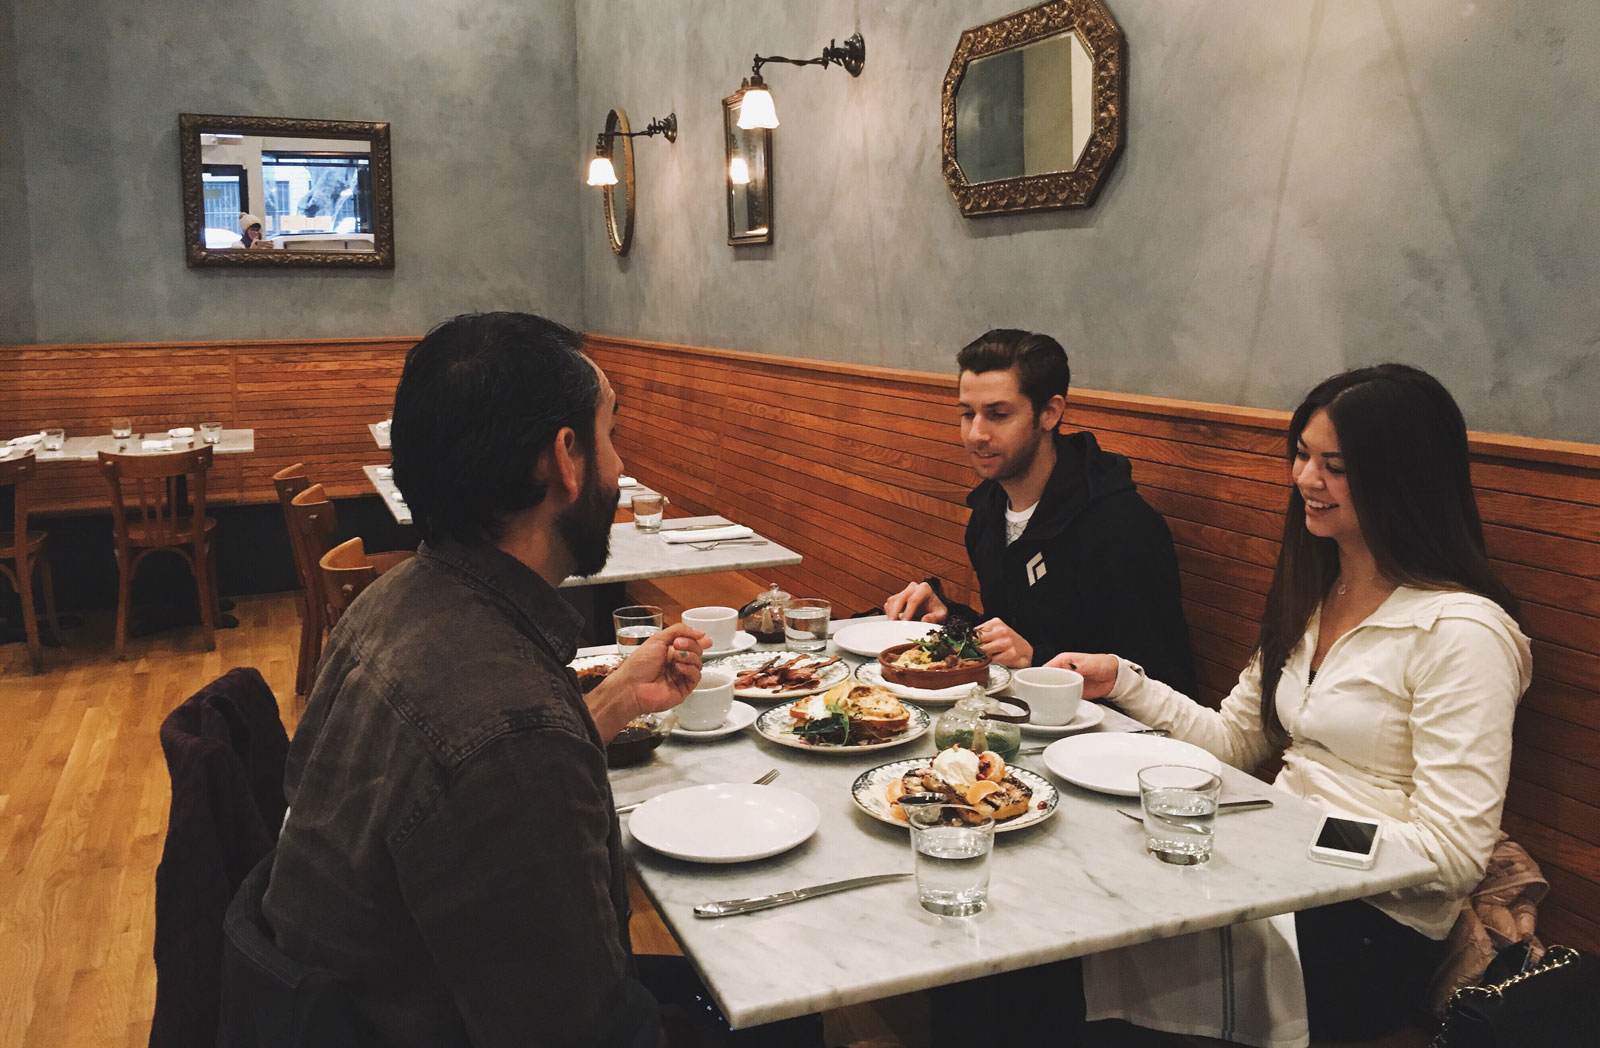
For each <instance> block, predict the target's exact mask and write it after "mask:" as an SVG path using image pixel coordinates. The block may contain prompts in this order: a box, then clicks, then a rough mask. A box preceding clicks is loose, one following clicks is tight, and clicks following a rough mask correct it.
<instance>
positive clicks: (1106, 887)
mask: <svg viewBox="0 0 1600 1048" xmlns="http://www.w3.org/2000/svg"><path fill="white" fill-rule="evenodd" d="M594 650H597V651H603V650H606V649H603V648H602V649H594ZM852 661H854V660H853V659H852ZM755 705H757V706H758V707H762V708H764V707H765V706H767V705H769V704H767V703H762V702H757V703H755ZM942 709H943V707H934V708H933V709H932V710H930V712H932V713H933V714H934V715H937V714H938V712H940V711H941V710H942ZM1134 727H1138V725H1137V722H1135V721H1132V720H1130V719H1129V718H1127V717H1124V716H1122V715H1121V714H1120V713H1117V712H1116V711H1115V710H1112V709H1109V708H1108V709H1107V710H1106V716H1105V719H1104V720H1103V721H1102V723H1101V725H1100V727H1099V729H1098V730H1101V731H1116V730H1123V731H1126V730H1129V729H1130V728H1134ZM1049 741H1051V740H1050V739H1047V738H1040V737H1037V736H1031V735H1024V737H1023V745H1024V747H1027V746H1028V745H1029V744H1037V743H1041V742H1049ZM934 752H935V750H934V745H933V742H932V735H931V733H930V734H929V735H926V736H923V737H922V738H921V739H918V740H916V741H914V742H912V743H909V744H907V745H905V746H902V747H898V748H895V749H890V750H879V751H875V752H872V753H866V754H860V755H848V756H836V755H833V754H827V753H804V752H801V751H797V750H793V749H788V748H785V747H781V746H777V745H774V744H772V743H769V742H767V741H766V740H764V739H762V738H761V737H760V736H759V735H757V734H756V733H755V731H754V729H747V730H746V731H744V732H741V733H738V734H735V735H732V736H728V737H726V738H723V739H718V740H706V741H689V740H685V739H682V738H681V737H672V738H669V739H668V740H667V741H666V742H665V743H664V744H663V745H662V746H661V747H660V748H658V749H657V750H656V751H655V756H654V759H652V760H651V761H650V762H648V763H646V764H644V765H641V766H639V767H637V768H627V769H619V770H617V771H614V772H612V773H611V782H612V790H613V792H614V794H615V797H616V801H617V803H618V804H628V803H631V802H633V801H639V800H644V799H647V798H649V797H652V796H655V795H656V794H659V793H664V792H666V791H668V790H671V789H675V788H677V787H680V786H686V785H694V784H701V783H715V782H749V781H751V780H753V779H755V778H756V777H757V776H759V775H761V774H762V773H763V772H765V771H767V770H768V769H770V768H773V767H777V768H779V769H781V774H780V775H779V777H778V779H777V782H776V785H779V786H786V787H788V788H789V789H792V790H795V791H797V792H799V793H802V794H804V795H805V796H807V797H809V798H810V799H811V800H812V801H814V802H815V803H816V805H817V806H818V807H819V808H820V809H822V824H821V826H820V828H819V829H818V830H817V832H816V834H815V835H813V836H812V838H811V839H810V840H809V841H807V842H806V843H804V844H802V845H800V846H799V847H798V848H795V849H793V850H791V851H789V852H786V853H784V854H782V855H777V856H774V857H772V858H770V859H764V860H760V861H757V862H748V863H740V864H735V865H702V864H696V863H690V862H683V861H680V860H677V859H671V858H668V857H666V856H663V855H660V854H657V853H656V852H653V851H650V850H649V849H647V848H645V847H643V846H642V845H640V844H639V843H638V842H636V841H634V840H633V839H632V837H631V836H628V835H627V834H626V833H625V834H624V837H625V838H626V839H625V846H626V848H627V851H628V854H629V856H630V858H631V860H632V862H633V863H634V864H635V868H636V871H637V873H638V877H639V881H640V883H641V884H642V885H643V887H644V889H645V891H646V892H647V893H648V894H649V896H650V898H651V900H652V902H653V903H654V904H655V906H656V909H657V910H659V911H660V913H661V915H662V917H663V919H664V920H665V921H666V923H667V925H668V926H669V927H670V928H671V929H672V932H673V934H674V935H676V936H677V938H678V941H679V942H680V943H682V944H683V948H684V951H685V952H686V953H687V954H688V956H689V958H690V960H691V961H692V962H693V963H694V966H695V968H696V969H697V970H698V971H699V972H700V974H701V976H702V977H703V978H704V979H705V982H706V985H707V986H708V987H710V989H711V992H712V994H713V995H714V996H715V997H716V1000H717V1003H718V1004H719V1005H720V1006H721V1007H722V1010H723V1013H724V1014H725V1015H726V1016H727V1017H728V1019H729V1021H730V1022H731V1023H732V1024H733V1025H734V1026H735V1027H741V1028H742V1027H746V1026H752V1025H758V1024H761V1023H766V1022H772V1021H775V1020H778V1019H783V1018H788V1017H791V1016H796V1015H805V1014H809V1013H812V1012H816V1011H819V1010H822V1009H826V1008H835V1007H839V1006H842V1005H847V1004H855V1003H860V1002H863V1001H871V1000H877V999H880V998H884V997H889V996H893V995H895V994H901V993H908V992H911V991H914V990H923V989H928V988H930V987H935V986H942V985H946V984H949V983H954V982H959V981H962V980H964V979H971V978H974V977H977V976H980V975H988V974H993V973H997V972H1004V971H1011V970H1015V969H1019V968H1024V967H1029V966H1032V965H1036V964H1043V963H1046V962H1049V961H1055V960H1061V959H1063V958H1068V957H1075V956H1081V955H1084V954H1090V953H1096V952H1099V951H1102V950H1107V949H1111V948H1113V947H1117V946H1124V945H1130V944H1134V943H1139V942H1145V941H1149V940H1152V939H1159V938H1164V937H1167V936H1171V935H1178V934H1181V933H1184V932H1191V931H1198V930H1201V929H1205V928H1213V927H1220V926H1222V925H1226V924H1232V923H1235V922H1239V921H1245V920H1251V919H1254V918H1258V917H1267V916H1271V915H1273V914H1278V913H1287V912H1291V911H1294V910H1300V909H1306V908H1308V907H1312V906H1318V905H1322V904H1324V903H1331V902H1338V901H1341V900H1345V899H1354V898H1360V897H1363V896H1367V895H1372V894H1375V893H1377V892H1381V891H1386V890H1389V889H1392V888H1398V887H1402V886H1406V885H1412V884H1418V883H1421V882H1423V881H1426V880H1428V879H1430V878H1432V877H1433V876H1434V874H1435V871H1434V866H1433V864H1432V863H1431V862H1428V861H1427V860H1424V859H1421V858H1419V857H1417V856H1415V855H1413V854H1412V853H1410V852H1408V851H1406V850H1405V849H1403V848H1400V847H1397V846H1395V845H1394V844H1393V843H1392V842H1391V843H1390V844H1388V845H1386V846H1385V848H1384V849H1383V851H1382V852H1381V853H1380V857H1379V861H1378V863H1377V866H1376V867H1375V868H1374V869H1372V870H1367V871H1362V870H1352V869H1345V868H1342V867H1337V866H1329V865H1325V864H1321V863H1315V862H1312V861H1311V860H1310V859H1309V858H1307V857H1306V844H1307V843H1308V842H1309V840H1310V838H1311V834H1312V832H1313V830H1314V828H1315V826H1316V823H1317V819H1318V817H1319V815H1320V812H1319V811H1318V810H1317V809H1316V808H1314V807H1313V806H1312V805H1310V804H1308V803H1306V802H1304V801H1301V800H1299V799H1298V798H1295V797H1292V796H1290V795H1289V794H1286V793H1283V792H1281V791H1278V790H1276V789H1274V788H1273V787H1271V786H1269V785H1267V784H1265V783H1263V782H1261V781H1259V780H1257V779H1254V778H1252V777H1250V776H1248V775H1246V774H1245V773H1243V772H1240V771H1237V770H1235V769H1232V768H1224V774H1223V782H1224V791H1223V799H1225V800H1229V799H1237V798H1244V797H1256V796H1271V797H1272V799H1273V800H1274V801H1275V804H1274V806H1273V807H1271V808H1267V809H1261V810H1253V811H1247V812H1240V813H1237V814H1231V815H1225V816H1223V817H1222V818H1221V819H1220V820H1219V821H1218V825H1217V837H1216V846H1215V852H1214V854H1213V856H1212V859H1211V861H1210V862H1209V863H1206V864H1205V865H1202V866H1197V867H1180V866H1170V865H1166V864H1164V863H1161V862H1159V861H1157V860H1156V859H1154V858H1152V857H1151V856H1149V855H1147V854H1146V853H1145V850H1144V828H1143V826H1142V825H1141V824H1140V823H1137V822H1134V821H1132V820H1130V819H1126V818H1124V817H1123V816H1121V815H1119V814H1117V812H1116V810H1115V809H1116V808H1118V807H1131V808H1132V809H1134V810H1137V809H1138V806H1139V802H1138V800H1137V799H1130V798H1125V797H1109V796H1103V795H1100V794H1097V793H1092V792H1089V791H1087V790H1082V789H1079V788H1077V787H1075V786H1072V785H1070V784H1068V783H1067V782H1065V781H1064V780H1061V779H1057V778H1055V777H1054V776H1051V775H1050V773H1049V772H1048V770H1047V769H1046V768H1045V765H1044V762H1043V760H1042V759H1041V758H1039V757H1026V756H1024V757H1020V758H1019V759H1018V763H1019V764H1021V765H1022V766H1023V767H1025V768H1028V769H1030V770H1033V771H1036V772H1038V773H1039V774H1041V775H1044V776H1046V777H1048V778H1050V779H1051V781H1052V782H1054V783H1055V785H1056V787H1057V788H1058V789H1059V790H1060V791H1061V803H1060V806H1059V807H1058V809H1057V810H1056V813H1055V815H1054V816H1053V817H1052V818H1050V819H1048V820H1046V821H1045V822H1043V823H1041V824H1039V825H1037V826H1035V827H1032V828H1029V829H1025V830H1019V831H1016V832H1013V833H1006V834H1001V835H999V836H998V837H996V839H995V854H994V858H993V860H992V864H993V865H992V873H991V883H990V892H989V899H990V902H989V907H988V909H987V910H985V911H984V912H983V913H982V914H980V915H978V916H976V917H972V918H965V919H961V918H948V917H936V916H934V915H932V914H929V913H927V912H925V911H924V910H923V909H922V908H921V907H920V906H919V905H918V904H917V899H916V888H915V885H914V883H913V882H911V881H909V880H907V881H900V882H894V883H890V884H883V885H877V886H874V887H870V888H862V889H858V890H855V891H849V892H842V893H839V894H836V895H830V896H826V897H823V898H820V899H814V900H810V901H807V902H803V903H799V904H796V905H793V906H785V907H781V908H778V909H773V910H766V911H762V912H758V913H753V914H748V915H746V916H742V917H725V918H720V919H715V920H702V919H697V918H696V917H694V915H693V913H692V909H693V907H694V906H695V905H696V904H697V903H702V902H707V901H710V900H715V899H732V898H744V897H748V896H753V895H764V894H767V893H770V892H776V891H784V890H788V889H791V888H799V887H803V886H806V885H812V884H820V883H823V882H827V881H834V880H840V879H843V878H846V877H856V876H862V875H866V874H875V873H891V872H899V871H906V872H909V871H910V870H911V868H912V856H911V848H910V844H909V840H908V836H907V832H906V831H905V830H903V829H900V828H897V827H892V826H888V825H886V824H883V823H880V822H877V821H876V820H874V819H871V818H869V817H868V816H867V815H865V814H864V813H862V812H861V811H860V810H859V809H858V808H857V807H856V806H855V804H854V802H853V801H852V800H851V797H850V784H851V782H852V781H853V780H854V779H855V777H856V776H857V775H859V774H860V773H861V772H862V771H864V770H866V769H868V768H872V767H875V766H877V765H879V764H886V763H889V762H891V761H897V760H902V759H904V758H907V757H916V756H926V755H932V754H933V753H934ZM622 818H623V822H624V823H625V824H626V822H627V821H628V818H629V817H628V816H626V815H625V816H623V817H622Z"/></svg>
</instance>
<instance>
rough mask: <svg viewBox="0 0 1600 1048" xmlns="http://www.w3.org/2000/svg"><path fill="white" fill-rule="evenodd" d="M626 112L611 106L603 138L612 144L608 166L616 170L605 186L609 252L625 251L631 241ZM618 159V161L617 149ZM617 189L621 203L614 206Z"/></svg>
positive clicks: (630, 141)
mask: <svg viewBox="0 0 1600 1048" xmlns="http://www.w3.org/2000/svg"><path fill="white" fill-rule="evenodd" d="M632 130H633V128H631V127H629V126H628V114H627V113H625V112H623V111H622V110H621V109H613V110H612V111H611V112H609V113H607V114H606V134H605V137H606V141H607V142H609V143H610V148H611V166H612V168H614V169H615V170H616V172H617V182H616V184H615V185H610V186H606V187H605V192H604V196H605V206H606V239H607V240H609V241H610V242H611V252H612V254H616V255H626V254H627V253H628V248H629V247H631V246H632V245H633V139H631V138H629V137H628V134H629V133H630V132H631V131H632ZM619 151H620V152H621V154H622V155H621V157H620V160H621V163H620V164H619V163H618V160H619V157H618V155H617V154H618V152H619ZM618 191H620V192H621V194H622V201H621V205H622V206H621V207H620V208H619V207H618V206H617V203H618V202H617V194H618Z"/></svg>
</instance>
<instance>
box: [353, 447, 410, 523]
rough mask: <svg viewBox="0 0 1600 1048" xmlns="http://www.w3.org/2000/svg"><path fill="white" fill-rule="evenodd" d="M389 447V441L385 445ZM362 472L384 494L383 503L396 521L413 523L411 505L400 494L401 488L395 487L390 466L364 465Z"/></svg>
mask: <svg viewBox="0 0 1600 1048" xmlns="http://www.w3.org/2000/svg"><path fill="white" fill-rule="evenodd" d="M383 446H384V447H387V446H388V445H387V443H385V444H384V445H383ZM361 472H363V473H365V474H366V475H367V483H369V484H371V485H372V486H373V488H374V489H376V490H377V492H378V494H379V495H381V496H383V504H384V505H385V506H388V507H389V512H390V513H391V514H393V515H394V519H395V523H397V524H410V523H411V507H410V506H407V505H406V500H405V498H404V497H402V496H401V494H400V489H399V488H397V487H395V485H394V478H393V477H392V476H391V475H390V473H389V467H388V466H362V467H361Z"/></svg>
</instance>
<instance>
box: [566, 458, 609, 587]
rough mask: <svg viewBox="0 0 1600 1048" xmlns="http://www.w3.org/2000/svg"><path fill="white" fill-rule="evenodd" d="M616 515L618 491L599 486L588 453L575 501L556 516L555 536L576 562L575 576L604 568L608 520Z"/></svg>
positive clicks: (593, 462) (594, 465) (596, 474)
mask: <svg viewBox="0 0 1600 1048" xmlns="http://www.w3.org/2000/svg"><path fill="white" fill-rule="evenodd" d="M616 515H617V489H616V488H607V487H606V486H605V485H604V484H601V483H600V469H599V467H598V466H597V465H596V463H595V460H594V455H592V454H591V455H590V456H589V465H588V466H587V467H585V469H584V471H583V490H582V491H580V492H579V493H578V500H577V501H576V502H574V503H573V504H572V505H570V506H568V507H567V508H566V509H564V510H562V511H561V513H560V514H559V515H558V516H557V517H556V533H557V534H558V535H560V536H561V540H562V541H563V542H565V543H566V544H567V552H569V553H571V554H572V559H573V561H575V564H574V565H573V569H572V572H573V574H574V575H579V576H588V575H593V574H594V573H595V572H597V571H599V570H600V569H601V568H603V567H605V566H606V560H607V558H609V557H610V556H611V521H612V520H613V519H614V518H615V517H616Z"/></svg>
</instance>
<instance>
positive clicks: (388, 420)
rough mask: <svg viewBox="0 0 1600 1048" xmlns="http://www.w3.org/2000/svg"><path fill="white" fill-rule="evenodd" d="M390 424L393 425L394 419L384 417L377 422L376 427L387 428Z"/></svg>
mask: <svg viewBox="0 0 1600 1048" xmlns="http://www.w3.org/2000/svg"><path fill="white" fill-rule="evenodd" d="M392 425H394V419H392V418H386V419H384V420H383V421H382V422H380V423H378V428H379V429H388V428H389V427H390V426H392Z"/></svg>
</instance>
